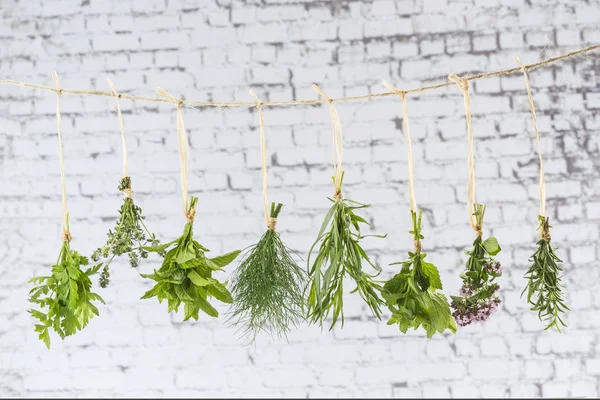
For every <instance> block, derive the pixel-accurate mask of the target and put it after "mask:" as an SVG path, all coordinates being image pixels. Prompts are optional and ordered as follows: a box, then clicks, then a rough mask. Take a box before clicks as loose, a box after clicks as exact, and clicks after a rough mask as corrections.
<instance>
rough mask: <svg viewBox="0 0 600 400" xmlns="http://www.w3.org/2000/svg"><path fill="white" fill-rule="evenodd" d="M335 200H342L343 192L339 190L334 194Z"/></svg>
mask: <svg viewBox="0 0 600 400" xmlns="http://www.w3.org/2000/svg"><path fill="white" fill-rule="evenodd" d="M333 198H334V199H336V200H341V199H342V191H341V190H338V191H336V192H335V193H334V194H333Z"/></svg>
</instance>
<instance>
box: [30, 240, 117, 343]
mask: <svg viewBox="0 0 600 400" xmlns="http://www.w3.org/2000/svg"><path fill="white" fill-rule="evenodd" d="M87 265H88V259H87V257H83V256H82V255H81V254H79V253H78V252H77V251H74V250H72V249H71V246H70V244H69V240H64V241H63V244H62V247H61V249H60V253H59V255H58V260H57V261H56V264H55V265H53V266H52V274H51V275H50V276H38V277H35V278H33V279H31V280H29V283H34V284H37V285H38V286H36V287H34V288H33V289H31V290H30V291H29V301H30V302H31V303H33V304H36V305H37V306H39V307H40V308H41V310H36V309H30V310H28V312H29V313H30V314H31V315H32V316H33V317H34V318H36V319H38V320H39V323H37V324H36V325H35V331H36V332H37V333H38V334H39V338H40V340H42V341H43V342H44V343H45V344H46V346H47V347H48V348H50V333H49V331H50V329H53V330H54V331H55V332H56V333H57V334H58V335H59V336H60V337H61V338H62V339H64V338H65V337H66V336H71V335H73V334H75V333H76V332H77V331H80V330H82V329H83V328H85V327H86V326H87V324H88V323H89V321H90V319H92V318H93V317H94V315H99V314H98V308H97V307H96V306H95V305H94V304H93V303H92V302H93V301H99V302H101V303H102V304H106V303H104V300H103V299H102V297H100V296H99V295H97V294H96V293H93V292H92V291H91V287H92V281H91V280H90V277H91V276H92V275H95V274H96V273H98V270H99V269H100V265H96V266H95V267H91V268H88V269H86V270H85V272H84V271H83V269H82V267H85V266H87Z"/></svg>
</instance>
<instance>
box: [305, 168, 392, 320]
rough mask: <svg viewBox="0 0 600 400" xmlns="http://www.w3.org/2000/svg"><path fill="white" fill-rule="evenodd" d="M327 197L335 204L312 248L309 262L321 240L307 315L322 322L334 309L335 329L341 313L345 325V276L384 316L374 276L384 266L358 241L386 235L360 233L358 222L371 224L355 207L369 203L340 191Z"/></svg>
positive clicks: (311, 272)
mask: <svg viewBox="0 0 600 400" xmlns="http://www.w3.org/2000/svg"><path fill="white" fill-rule="evenodd" d="M342 179H343V174H342ZM328 199H329V201H331V202H332V203H333V206H331V208H330V209H329V211H328V212H327V214H326V216H325V220H324V221H323V224H322V225H321V229H320V230H319V234H318V235H317V240H316V241H315V242H314V244H313V245H312V247H311V248H310V251H309V257H308V265H309V266H310V262H311V255H312V253H313V250H314V249H315V247H316V246H317V244H319V250H318V252H317V255H316V257H315V258H314V262H313V263H312V267H310V269H309V280H310V285H309V288H308V294H307V308H308V316H307V319H308V320H309V322H310V323H313V324H314V323H317V322H318V323H319V325H320V326H323V321H324V320H325V319H326V318H327V317H328V316H329V313H330V312H331V313H332V317H333V322H332V323H331V326H330V328H329V329H330V330H331V329H333V327H334V325H335V324H336V322H337V320H338V318H339V317H340V315H341V317H342V326H343V325H344V311H343V291H344V289H343V280H344V278H345V277H346V276H349V277H350V278H352V280H354V281H355V282H356V285H357V286H356V288H355V289H354V290H352V291H351V292H350V293H354V292H356V291H358V293H359V294H360V296H361V297H362V299H363V300H364V301H365V302H366V303H367V305H368V306H369V308H370V309H371V311H372V313H373V314H374V315H375V316H376V317H377V318H379V319H381V309H380V307H381V305H383V304H384V302H383V300H382V299H381V298H380V297H379V295H378V293H377V292H378V291H381V286H380V285H378V284H377V283H375V281H374V280H373V278H375V277H376V276H377V275H379V273H380V272H381V269H380V268H378V267H376V266H375V264H373V263H372V262H371V260H370V259H369V257H368V256H367V254H366V253H365V251H364V250H363V248H362V247H361V246H360V243H359V242H360V240H361V239H363V238H365V237H367V236H376V237H380V238H383V237H385V236H386V235H383V236H379V235H361V233H360V225H359V224H365V225H367V226H370V224H369V223H368V222H367V221H366V220H365V219H364V218H362V217H361V216H359V215H357V214H355V211H356V210H359V209H363V208H366V207H369V205H368V204H361V203H358V202H356V201H352V200H348V199H342V198H341V193H338V194H337V195H336V196H335V198H334V199H332V198H328ZM363 260H364V261H366V262H367V263H368V264H370V265H371V266H372V267H373V268H375V270H377V274H376V275H370V274H367V273H366V272H364V271H363Z"/></svg>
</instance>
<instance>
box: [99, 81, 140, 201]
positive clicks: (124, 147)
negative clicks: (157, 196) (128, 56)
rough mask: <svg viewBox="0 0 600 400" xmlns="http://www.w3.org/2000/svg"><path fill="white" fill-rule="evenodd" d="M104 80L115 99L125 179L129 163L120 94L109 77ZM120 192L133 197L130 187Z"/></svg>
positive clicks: (127, 175) (127, 174)
mask: <svg viewBox="0 0 600 400" xmlns="http://www.w3.org/2000/svg"><path fill="white" fill-rule="evenodd" d="M106 81H107V82H108V86H110V89H111V90H112V92H113V93H114V95H115V98H116V99H117V115H118V116H119V128H120V129H121V147H122V149H123V179H127V178H128V177H129V163H128V161H127V143H126V141H125V127H124V126H123V114H122V113H121V94H120V93H118V92H117V89H115V86H114V85H113V83H112V81H111V80H110V78H106ZM121 193H123V195H124V196H125V197H128V198H132V197H133V190H131V187H128V188H125V189H123V190H121Z"/></svg>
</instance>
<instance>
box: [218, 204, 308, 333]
mask: <svg viewBox="0 0 600 400" xmlns="http://www.w3.org/2000/svg"><path fill="white" fill-rule="evenodd" d="M282 207H283V204H281V203H279V204H277V205H276V204H275V203H271V212H270V218H271V219H272V220H275V219H277V217H278V216H279V213H280V212H281V208H282ZM271 228H272V229H271ZM305 280H306V272H305V271H304V270H303V269H301V268H300V267H299V266H298V264H296V262H295V261H294V259H293V258H292V256H291V255H290V249H289V248H288V247H287V246H286V245H285V244H284V243H283V242H282V241H281V238H280V236H279V233H277V232H275V226H274V222H273V225H272V226H270V227H269V229H267V231H266V232H265V233H264V234H263V236H262V237H261V238H260V240H259V241H258V243H257V244H255V245H253V246H252V247H251V248H250V249H249V251H248V252H247V253H246V254H245V256H244V259H243V260H242V261H241V262H240V265H239V267H238V268H237V269H236V271H235V273H234V274H233V279H232V284H231V293H232V294H233V298H234V303H233V304H232V305H231V308H230V311H229V314H230V319H232V320H234V323H235V324H236V325H238V324H239V325H242V326H243V329H244V330H245V335H246V336H247V337H249V338H251V341H253V340H254V339H255V338H256V335H257V334H258V332H260V331H261V330H262V331H265V332H267V333H269V334H271V335H272V336H273V335H275V336H277V337H281V336H285V335H286V334H287V333H288V332H289V330H290V326H292V325H293V326H298V324H299V322H300V321H301V320H302V319H303V313H302V311H303V305H304V297H303V294H302V290H303V288H304V285H305Z"/></svg>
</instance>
